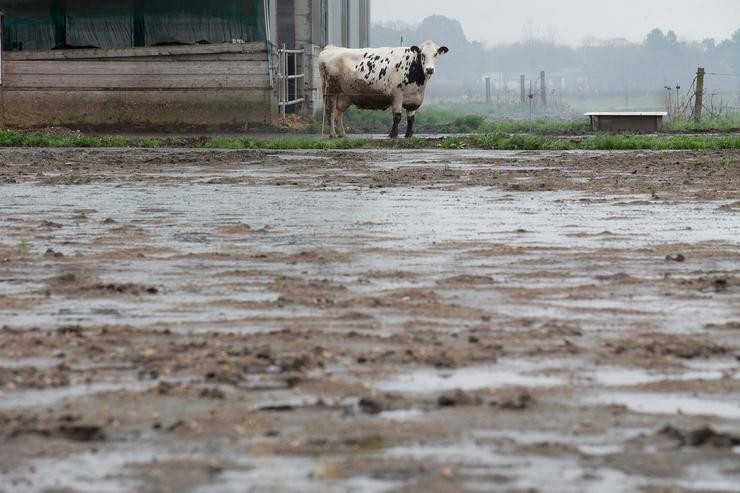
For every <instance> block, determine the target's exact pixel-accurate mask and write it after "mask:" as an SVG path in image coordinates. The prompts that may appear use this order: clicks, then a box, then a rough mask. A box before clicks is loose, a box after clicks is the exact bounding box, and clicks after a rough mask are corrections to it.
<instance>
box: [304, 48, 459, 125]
mask: <svg viewBox="0 0 740 493" xmlns="http://www.w3.org/2000/svg"><path fill="white" fill-rule="evenodd" d="M448 51H449V50H448V49H447V47H446V46H437V44H435V43H434V42H433V41H425V42H424V43H423V44H422V45H421V46H411V47H397V48H365V49H348V48H339V47H336V46H327V47H326V48H325V49H324V50H323V51H322V52H321V54H320V55H319V72H320V74H321V88H322V91H323V92H324V105H325V106H324V108H325V111H326V113H327V114H328V115H329V123H330V137H332V138H334V137H337V132H338V135H339V136H340V137H344V136H345V135H346V131H345V129H344V122H343V117H344V112H345V111H347V110H348V109H349V107H350V106H352V105H355V106H357V107H358V108H363V109H371V110H387V109H388V108H391V110H392V111H393V127H392V129H391V132H390V138H392V139H395V138H397V137H398V125H399V123H400V122H401V110H402V109H405V110H406V117H407V126H406V137H407V138H408V137H412V136H413V135H414V116H415V115H416V110H418V109H419V107H420V106H421V104H422V103H423V102H424V92H425V91H426V87H427V82H429V79H430V78H431V77H432V75H433V74H434V71H435V70H436V66H437V57H438V56H439V55H444V54H445V53H447V52H448Z"/></svg>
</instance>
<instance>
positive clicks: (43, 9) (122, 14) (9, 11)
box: [0, 0, 265, 51]
mask: <svg viewBox="0 0 740 493" xmlns="http://www.w3.org/2000/svg"><path fill="white" fill-rule="evenodd" d="M262 3H263V2H262V0H241V1H237V0H212V1H208V2H203V1H194V0H178V1H175V0H164V1H156V0H151V1H149V2H146V1H144V0H113V1H107V2H99V1H93V0H45V1H44V0H17V1H9V0H0V10H2V11H3V12H4V13H5V21H4V26H3V48H4V49H5V50H10V51H20V50H50V49H65V48H66V49H71V48H92V47H94V48H125V47H131V46H160V45H177V44H195V43H200V44H210V43H231V42H233V41H234V40H242V41H245V42H249V41H264V40H265V21H264V12H263V10H262Z"/></svg>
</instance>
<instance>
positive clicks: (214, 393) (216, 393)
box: [200, 387, 226, 399]
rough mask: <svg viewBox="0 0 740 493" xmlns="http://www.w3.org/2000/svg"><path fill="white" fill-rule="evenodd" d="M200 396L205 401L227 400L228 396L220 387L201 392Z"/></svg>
mask: <svg viewBox="0 0 740 493" xmlns="http://www.w3.org/2000/svg"><path fill="white" fill-rule="evenodd" d="M200 396H201V397H203V398H204V399H226V394H224V391H223V390H221V389H219V388H218V387H209V388H207V389H203V390H201V391H200Z"/></svg>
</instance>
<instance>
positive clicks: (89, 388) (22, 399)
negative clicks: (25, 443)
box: [0, 381, 156, 409]
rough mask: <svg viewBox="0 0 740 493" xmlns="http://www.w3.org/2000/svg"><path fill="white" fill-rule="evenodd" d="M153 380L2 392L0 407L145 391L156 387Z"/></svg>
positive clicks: (24, 406)
mask: <svg viewBox="0 0 740 493" xmlns="http://www.w3.org/2000/svg"><path fill="white" fill-rule="evenodd" d="M155 386H156V383H152V382H135V381H132V382H127V383H92V384H74V385H67V386H65V387H54V388H49V389H34V390H20V391H14V392H5V393H3V392H0V409H13V408H29V407H47V406H51V405H52V404H57V403H59V402H62V401H65V400H69V399H77V398H80V397H87V396H92V395H95V394H99V393H103V392H121V391H127V392H143V391H145V390H147V389H149V388H152V387H155Z"/></svg>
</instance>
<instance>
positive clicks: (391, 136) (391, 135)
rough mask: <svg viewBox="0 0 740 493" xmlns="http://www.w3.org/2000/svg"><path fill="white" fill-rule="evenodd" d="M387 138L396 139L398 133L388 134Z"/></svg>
mask: <svg viewBox="0 0 740 493" xmlns="http://www.w3.org/2000/svg"><path fill="white" fill-rule="evenodd" d="M388 138H390V139H397V138H398V134H396V135H393V134H390V135H389V136H388Z"/></svg>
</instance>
